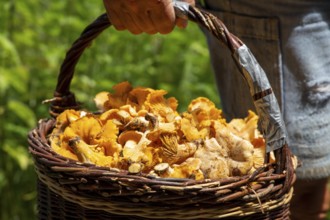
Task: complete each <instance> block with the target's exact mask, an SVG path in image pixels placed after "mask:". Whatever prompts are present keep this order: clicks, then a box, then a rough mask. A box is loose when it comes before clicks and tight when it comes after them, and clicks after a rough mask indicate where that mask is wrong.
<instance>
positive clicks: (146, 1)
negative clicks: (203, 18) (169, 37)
mask: <svg viewBox="0 0 330 220" xmlns="http://www.w3.org/2000/svg"><path fill="white" fill-rule="evenodd" d="M182 1H183V2H187V3H189V4H191V5H194V4H195V0H182ZM103 3H104V6H105V8H106V11H107V14H108V17H109V19H110V21H111V23H112V25H113V26H114V27H115V28H116V29H117V30H128V31H130V32H131V33H132V34H141V33H148V34H156V33H161V34H168V33H170V32H171V31H172V30H173V29H174V27H175V26H178V27H180V28H185V27H186V26H187V22H188V21H186V20H184V19H181V18H176V16H175V12H174V8H173V2H172V0H103Z"/></svg>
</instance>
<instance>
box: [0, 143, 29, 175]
mask: <svg viewBox="0 0 330 220" xmlns="http://www.w3.org/2000/svg"><path fill="white" fill-rule="evenodd" d="M3 150H4V151H5V152H6V153H7V154H8V155H9V156H10V157H11V158H13V159H14V160H15V161H16V162H17V164H18V165H19V167H20V169H21V170H26V169H27V167H28V166H29V164H30V163H31V161H30V160H31V159H30V155H29V154H28V152H27V148H26V147H23V146H20V145H18V146H13V145H9V144H5V145H4V147H3Z"/></svg>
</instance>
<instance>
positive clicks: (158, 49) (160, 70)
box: [0, 0, 219, 220]
mask: <svg viewBox="0 0 330 220" xmlns="http://www.w3.org/2000/svg"><path fill="white" fill-rule="evenodd" d="M103 12H104V8H103V4H102V1H87V0H84V1H79V2H78V1H72V0H71V1H41V0H29V1H17V0H0V197H1V199H0V219H4V220H7V219H11V220H12V219H35V214H36V186H35V185H36V175H35V172H34V167H33V162H32V160H31V157H30V155H29V152H28V144H27V137H26V136H27V133H28V131H29V130H31V129H32V128H34V127H35V126H36V123H37V121H38V119H41V118H45V117H48V106H47V105H43V104H42V101H43V100H45V99H48V98H51V97H52V94H53V90H54V88H55V85H56V79H57V74H58V70H59V67H60V65H61V62H62V60H63V58H64V56H65V52H66V51H67V49H68V48H69V47H70V45H71V44H72V43H73V41H74V40H75V39H76V38H77V37H78V36H79V34H80V32H81V31H82V30H83V29H84V27H85V26H86V25H88V24H89V23H90V22H92V21H93V20H94V19H95V18H96V17H97V16H98V15H100V14H101V13H103ZM124 80H128V81H130V82H131V83H132V84H133V85H134V86H147V87H152V88H156V89H160V88H161V89H166V90H168V91H169V94H168V96H174V97H176V98H177V99H178V100H179V103H180V107H179V110H180V111H183V110H184V109H185V108H186V106H187V105H188V103H189V101H191V100H192V99H194V98H196V97H198V96H206V97H208V98H210V99H211V100H212V101H214V102H215V103H216V104H217V105H219V98H218V95H217V92H216V89H215V85H214V79H213V75H212V72H211V69H210V64H209V57H208V50H207V47H206V43H205V39H204V37H203V35H202V33H201V32H200V30H199V28H198V27H197V25H194V24H190V25H189V26H188V28H187V29H185V30H177V29H176V30H175V31H174V32H173V33H172V34H170V35H166V36H162V35H155V36H148V35H138V36H133V35H131V34H130V33H128V32H118V31H116V30H114V29H113V28H110V29H107V30H105V32H104V33H102V35H101V36H99V37H98V38H97V40H96V41H95V42H94V44H93V45H92V47H90V48H89V49H88V50H87V51H85V53H84V55H83V57H82V58H81V60H80V62H79V63H78V65H77V68H76V73H75V77H74V80H73V83H72V87H71V88H72V90H73V92H74V93H75V94H76V96H77V98H78V100H79V101H81V102H83V103H84V104H85V107H86V108H88V109H93V102H92V99H93V97H94V95H95V94H96V93H97V92H100V91H104V90H108V91H111V88H112V86H113V85H115V84H116V83H119V82H121V81H124Z"/></svg>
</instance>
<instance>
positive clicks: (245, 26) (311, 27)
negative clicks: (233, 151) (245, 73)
mask: <svg viewBox="0 0 330 220" xmlns="http://www.w3.org/2000/svg"><path fill="white" fill-rule="evenodd" d="M204 2H205V8H206V9H207V10H209V11H210V12H212V13H213V14H214V15H216V16H218V17H219V18H220V19H221V20H222V21H223V22H224V24H225V25H226V27H227V28H228V30H229V31H230V32H231V33H233V34H234V35H236V36H238V37H239V38H240V39H241V40H242V41H243V42H244V43H245V44H246V45H247V47H249V48H250V50H251V51H252V53H253V54H254V55H255V57H256V59H257V60H258V62H259V64H260V65H261V66H262V67H263V69H264V70H265V72H266V73H267V76H268V79H269V81H270V83H271V86H272V88H273V90H274V92H275V95H276V97H277V100H278V102H279V105H280V106H281V110H282V113H283V118H284V121H285V124H286V128H287V132H288V144H289V146H290V148H291V150H292V152H293V153H294V154H295V155H297V156H298V159H299V160H300V162H301V166H300V167H299V168H298V169H297V176H298V177H299V178H303V179H316V178H325V177H329V176H330V29H329V26H330V1H327V0H324V1H317V0H316V1H313V0H309V1H307V0H276V1H275V0H253V1H246V0H206V1H204ZM206 36H207V42H208V44H209V48H210V55H211V62H212V66H213V69H214V73H215V79H216V83H217V87H218V90H219V92H220V97H221V103H222V109H223V112H224V114H225V116H226V118H227V119H228V120H230V119H232V118H234V117H245V116H246V115H247V110H248V109H253V110H254V106H253V102H252V98H251V96H250V93H249V90H248V87H247V84H246V83H245V81H244V79H243V78H242V76H241V75H240V73H239V72H238V70H237V67H236V66H235V63H234V62H233V60H232V57H231V54H230V51H229V50H228V49H227V48H225V47H224V46H223V45H222V44H221V43H220V42H218V40H217V39H215V38H214V37H212V36H210V35H209V34H208V33H206Z"/></svg>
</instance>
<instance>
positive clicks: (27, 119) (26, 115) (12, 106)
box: [8, 100, 37, 128]
mask: <svg viewBox="0 0 330 220" xmlns="http://www.w3.org/2000/svg"><path fill="white" fill-rule="evenodd" d="M8 110H9V111H11V112H12V113H13V114H15V115H16V116H17V117H18V118H19V119H20V120H22V122H24V123H25V124H26V125H28V126H29V127H30V128H32V127H34V126H35V124H36V122H37V119H36V116H35V114H34V112H33V111H32V110H31V109H30V108H29V107H28V106H27V105H26V104H24V103H23V102H20V101H17V100H10V101H9V102H8Z"/></svg>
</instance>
